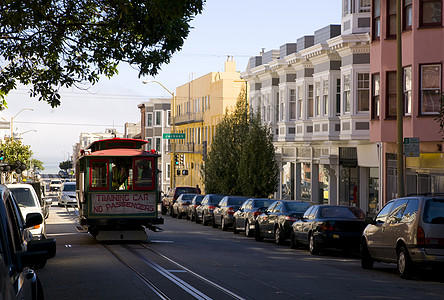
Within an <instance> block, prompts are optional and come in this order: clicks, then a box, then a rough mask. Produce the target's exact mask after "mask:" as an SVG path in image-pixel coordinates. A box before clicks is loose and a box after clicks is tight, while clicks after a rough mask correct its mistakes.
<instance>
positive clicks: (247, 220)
mask: <svg viewBox="0 0 444 300" xmlns="http://www.w3.org/2000/svg"><path fill="white" fill-rule="evenodd" d="M275 201H276V200H275V199H268V198H250V199H248V200H247V201H245V202H244V203H243V204H242V206H241V207H240V208H239V210H238V211H236V212H235V213H234V215H233V232H234V233H239V230H241V231H245V235H246V236H253V233H254V225H255V224H256V218H257V216H259V215H260V214H262V213H264V212H265V210H266V209H267V208H268V207H269V206H270V205H271V204H272V203H273V202H275Z"/></svg>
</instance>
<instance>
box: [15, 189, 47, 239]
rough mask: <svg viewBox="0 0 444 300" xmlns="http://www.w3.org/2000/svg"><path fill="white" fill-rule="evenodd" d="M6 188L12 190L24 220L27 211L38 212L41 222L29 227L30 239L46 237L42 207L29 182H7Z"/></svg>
mask: <svg viewBox="0 0 444 300" xmlns="http://www.w3.org/2000/svg"><path fill="white" fill-rule="evenodd" d="M6 186H7V187H8V189H9V190H10V191H11V192H12V195H13V196H14V199H15V200H16V201H17V203H18V205H19V207H20V211H21V212H22V215H23V217H24V218H25V220H26V215H27V214H29V213H40V214H41V215H42V219H43V222H42V223H41V224H39V225H35V226H34V227H32V228H30V231H31V234H32V239H38V240H41V239H45V238H46V223H45V218H44V216H43V211H42V207H41V206H40V202H39V198H38V197H37V193H36V192H35V190H34V188H33V187H32V185H30V184H7V185H6Z"/></svg>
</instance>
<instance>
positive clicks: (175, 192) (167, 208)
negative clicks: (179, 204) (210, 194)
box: [161, 186, 200, 215]
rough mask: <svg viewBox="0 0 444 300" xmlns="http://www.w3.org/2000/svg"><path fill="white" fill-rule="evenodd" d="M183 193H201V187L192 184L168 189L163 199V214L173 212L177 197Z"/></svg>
mask: <svg viewBox="0 0 444 300" xmlns="http://www.w3.org/2000/svg"><path fill="white" fill-rule="evenodd" d="M182 194H200V189H199V188H198V187H192V186H178V187H175V188H172V189H170V190H169V191H168V193H167V194H166V195H165V196H164V197H163V199H162V209H161V213H162V215H165V214H166V213H167V212H170V214H171V212H172V209H173V204H174V203H175V202H176V200H177V198H178V197H179V196H180V195H182Z"/></svg>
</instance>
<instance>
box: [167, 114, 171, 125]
mask: <svg viewBox="0 0 444 300" xmlns="http://www.w3.org/2000/svg"><path fill="white" fill-rule="evenodd" d="M167 116H168V124H167V125H168V126H170V125H171V110H167Z"/></svg>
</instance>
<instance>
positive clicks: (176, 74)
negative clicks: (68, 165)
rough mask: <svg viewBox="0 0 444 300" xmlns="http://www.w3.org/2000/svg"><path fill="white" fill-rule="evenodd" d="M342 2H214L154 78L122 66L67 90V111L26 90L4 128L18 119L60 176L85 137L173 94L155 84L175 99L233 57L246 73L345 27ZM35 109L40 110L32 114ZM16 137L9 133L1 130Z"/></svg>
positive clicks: (16, 126) (15, 96)
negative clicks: (254, 64) (268, 54)
mask: <svg viewBox="0 0 444 300" xmlns="http://www.w3.org/2000/svg"><path fill="white" fill-rule="evenodd" d="M341 2H342V1H341V0H311V1H307V0H274V1H269V0H237V1H235V0H207V2H206V4H205V6H204V10H203V12H202V14H200V15H197V16H196V17H195V19H194V20H193V21H192V22H191V26H192V27H193V28H192V29H191V31H190V34H189V36H188V37H187V38H186V40H185V42H184V45H183V47H182V50H181V51H179V52H177V53H175V54H174V55H173V57H172V59H171V61H170V63H169V64H164V65H163V66H162V68H161V70H160V72H159V74H158V75H156V76H155V77H148V76H147V77H143V78H139V77H138V71H137V67H136V66H133V67H131V66H129V65H127V64H120V65H119V74H118V75H116V76H114V77H113V78H112V79H110V80H109V79H107V78H103V79H102V80H101V81H99V83H98V84H96V85H94V86H92V87H90V88H89V89H88V90H79V89H76V88H71V89H69V90H68V89H64V90H61V92H60V93H61V102H62V104H61V105H60V106H59V107H57V108H51V106H50V105H49V104H47V103H46V102H39V101H38V98H32V97H29V96H28V90H29V88H27V87H26V86H20V87H19V88H18V89H17V90H15V91H13V92H11V93H10V94H9V95H8V96H7V98H6V101H7V102H8V108H7V109H5V110H4V111H2V112H0V116H1V117H3V118H4V121H10V120H11V118H14V119H13V130H14V132H18V133H20V132H21V133H22V135H21V137H22V141H23V143H24V144H26V145H30V146H31V150H32V152H33V158H36V159H38V160H40V161H42V162H43V166H44V168H45V170H44V171H43V173H47V174H50V173H57V172H58V170H59V168H58V166H59V163H60V162H62V161H65V160H67V159H68V157H70V156H71V155H72V149H73V145H74V144H75V143H77V142H78V141H79V136H80V133H88V132H104V130H105V129H106V128H115V129H117V131H118V132H121V133H123V131H124V127H123V126H124V124H125V123H126V122H130V123H137V122H139V121H140V110H139V109H138V108H137V105H138V104H140V103H142V102H146V101H148V100H149V99H150V98H159V97H166V98H170V94H169V93H168V92H167V91H165V90H164V89H163V88H162V87H161V86H160V85H158V84H156V83H149V84H142V81H143V80H156V81H159V82H161V83H162V84H163V85H164V86H165V87H166V88H168V89H169V90H170V91H172V92H174V91H175V89H176V87H179V86H181V85H183V84H186V83H187V82H188V80H189V79H190V78H191V79H192V78H198V77H201V76H204V75H205V74H208V73H210V72H218V71H223V69H224V62H225V61H226V60H227V56H233V57H234V61H235V62H236V69H237V70H238V71H240V72H243V71H245V70H246V67H247V64H248V59H249V58H250V57H251V56H256V55H259V53H260V52H261V50H262V48H265V51H269V50H273V49H279V47H280V46H281V45H283V44H286V43H294V42H296V40H297V39H298V38H300V37H302V36H304V35H313V34H314V32H315V31H316V30H318V29H321V28H323V27H325V26H327V25H330V24H340V23H341ZM29 108H32V109H33V110H29ZM0 135H1V136H4V135H8V136H9V135H10V129H4V130H1V129H0Z"/></svg>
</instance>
